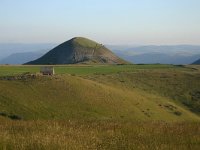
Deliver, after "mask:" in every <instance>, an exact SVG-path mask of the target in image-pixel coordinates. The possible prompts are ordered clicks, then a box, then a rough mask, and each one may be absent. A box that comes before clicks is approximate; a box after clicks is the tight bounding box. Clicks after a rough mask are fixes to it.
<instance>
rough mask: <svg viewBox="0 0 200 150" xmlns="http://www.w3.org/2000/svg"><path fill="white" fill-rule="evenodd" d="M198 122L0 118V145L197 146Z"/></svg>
mask: <svg viewBox="0 0 200 150" xmlns="http://www.w3.org/2000/svg"><path fill="white" fill-rule="evenodd" d="M199 148H200V125H199V123H164V122H135V123H130V122H109V121H108V122H103V121H101V122H81V121H28V122H27V121H26V122H24V121H17V122H13V121H3V122H0V149H2V150H3V149H19V150H27V149H28V150H36V149H37V150H43V149H48V150H60V149H62V150H64V149H72V150H80V149H98V150H104V149H110V150H144V149H145V150H146V149H147V150H155V149H159V150H168V149H171V150H199Z"/></svg>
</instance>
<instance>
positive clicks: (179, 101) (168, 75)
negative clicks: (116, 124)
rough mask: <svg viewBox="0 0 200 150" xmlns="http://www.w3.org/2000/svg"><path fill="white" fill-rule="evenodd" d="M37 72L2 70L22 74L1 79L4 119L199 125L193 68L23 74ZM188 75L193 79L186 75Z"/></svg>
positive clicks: (60, 70)
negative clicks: (178, 122)
mask: <svg viewBox="0 0 200 150" xmlns="http://www.w3.org/2000/svg"><path fill="white" fill-rule="evenodd" d="M36 67H37V66H33V67H32V66H30V67H29V66H20V67H14V68H12V67H9V66H4V67H1V70H2V73H4V74H6V70H7V69H9V68H11V69H12V70H13V71H17V70H19V73H18V75H3V74H2V75H1V77H0V85H1V86H0V91H1V92H0V110H1V111H0V114H1V115H0V116H4V117H7V118H11V119H13V118H22V119H24V120H31V119H36V120H37V119H50V120H51V119H67V120H68V119H70V120H71V119H78V120H129V121H148V120H149V121H153V120H163V121H186V120H188V121H189V120H190V121H192V120H193V121H195V120H196V121H198V120H199V116H198V115H199V111H198V110H199V105H200V104H199V102H198V99H199V91H198V87H199V82H196V81H195V80H199V78H198V75H196V73H197V71H196V73H194V75H191V71H190V69H186V70H184V68H182V69H181V68H179V67H173V66H162V65H155V66H143V65H141V66H140V65H138V66H137V65H123V66H121V65H119V66H115V65H114V66H84V65H83V66H68V67H66V66H63V67H62V66H60V67H59V66H58V67H55V70H56V72H57V75H55V76H52V77H51V76H50V77H48V76H47V77H46V76H41V75H37V74H21V73H20V72H22V69H23V71H26V70H27V71H28V70H35V71H34V72H37V71H36V70H37V68H36ZM20 68H21V70H20ZM149 68H151V70H149ZM14 69H15V70H14ZM25 69H26V70H25ZM145 70H146V71H145ZM173 70H176V71H173ZM187 70H188V71H190V75H189V74H185V73H184V72H185V71H187ZM7 71H8V70H7ZM38 71H39V67H38ZM182 71H183V72H182ZM9 72H11V71H9ZM174 74H175V75H176V76H175V75H174ZM141 77H142V78H141ZM174 78H175V79H174ZM192 78H193V79H194V83H193V84H191V85H190V84H188V82H190V83H191V82H192V81H193V80H192V81H191V79H192ZM169 80H170V82H169ZM182 80H184V81H185V82H182ZM144 82H145V84H144ZM155 82H156V83H157V84H156V85H154V83H155ZM174 86H176V88H175V87H174ZM180 88H181V90H180ZM182 92H184V93H185V95H181V93H182ZM188 97H191V98H188ZM190 99H191V100H190Z"/></svg>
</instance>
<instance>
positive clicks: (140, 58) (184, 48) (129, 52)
mask: <svg viewBox="0 0 200 150" xmlns="http://www.w3.org/2000/svg"><path fill="white" fill-rule="evenodd" d="M110 48H113V46H110ZM112 50H113V51H114V52H115V53H116V54H117V55H118V56H120V57H121V58H123V59H125V60H127V61H130V62H133V63H136V64H155V63H160V64H175V65H178V64H191V63H193V62H194V61H195V60H197V59H199V58H200V46H198V45H168V46H167V45H166V46H165V45H163V46H155V45H149V46H148V45H147V46H135V47H132V48H131V47H130V46H127V47H124V48H122V46H119V48H118V47H117V46H114V48H113V49H112Z"/></svg>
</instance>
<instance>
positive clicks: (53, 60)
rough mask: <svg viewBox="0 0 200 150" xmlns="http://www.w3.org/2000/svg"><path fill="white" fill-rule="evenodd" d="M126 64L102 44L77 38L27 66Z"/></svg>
mask: <svg viewBox="0 0 200 150" xmlns="http://www.w3.org/2000/svg"><path fill="white" fill-rule="evenodd" d="M77 63H85V64H90V63H94V64H126V63H127V62H126V61H124V60H122V59H121V58H119V57H117V56H116V55H115V54H114V53H112V52H111V51H110V50H109V49H107V48H106V47H105V46H103V45H102V44H99V43H97V42H95V41H92V40H89V39H87V38H83V37H75V38H72V39H71V40H69V41H66V42H64V43H62V44H60V45H58V46H57V47H55V48H53V49H52V50H50V51H49V52H48V53H46V54H45V55H43V56H42V57H40V58H39V59H36V60H34V61H31V62H28V63H26V64H30V65H48V64H49V65H56V64H77Z"/></svg>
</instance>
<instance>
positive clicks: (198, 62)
mask: <svg viewBox="0 0 200 150" xmlns="http://www.w3.org/2000/svg"><path fill="white" fill-rule="evenodd" d="M192 64H193V65H200V59H199V60H197V61H195V62H193V63H192Z"/></svg>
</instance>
